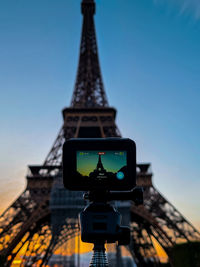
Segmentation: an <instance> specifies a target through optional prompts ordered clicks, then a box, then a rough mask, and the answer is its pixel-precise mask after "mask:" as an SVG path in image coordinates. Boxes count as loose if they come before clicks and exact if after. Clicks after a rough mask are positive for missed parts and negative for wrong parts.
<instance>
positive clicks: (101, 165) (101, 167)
mask: <svg viewBox="0 0 200 267" xmlns="http://www.w3.org/2000/svg"><path fill="white" fill-rule="evenodd" d="M96 169H97V170H98V171H105V169H104V167H103V163H102V161H101V155H99V159H98V162H97V167H96Z"/></svg>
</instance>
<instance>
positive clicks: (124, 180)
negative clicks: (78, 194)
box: [63, 138, 136, 191]
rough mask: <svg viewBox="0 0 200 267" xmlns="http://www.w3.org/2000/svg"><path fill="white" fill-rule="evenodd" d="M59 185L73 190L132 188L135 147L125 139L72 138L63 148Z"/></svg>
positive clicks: (134, 178) (118, 189)
mask: <svg viewBox="0 0 200 267" xmlns="http://www.w3.org/2000/svg"><path fill="white" fill-rule="evenodd" d="M63 183H64V186H65V188H67V189H69V190H75V191H95V190H98V191H99V190H100V191H101V190H102V191H105V190H112V191H127V190H131V189H133V188H134V186H135V185H136V145H135V143H134V141H132V140H130V139H128V138H72V139H68V140H66V142H65V143H64V145H63Z"/></svg>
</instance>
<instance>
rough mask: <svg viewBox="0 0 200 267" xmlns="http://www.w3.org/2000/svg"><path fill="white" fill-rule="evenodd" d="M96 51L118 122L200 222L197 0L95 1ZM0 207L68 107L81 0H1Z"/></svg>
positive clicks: (165, 190)
mask: <svg viewBox="0 0 200 267" xmlns="http://www.w3.org/2000/svg"><path fill="white" fill-rule="evenodd" d="M96 2H97V14H96V16H95V21H96V31H97V39H98V48H99V56H100V62H101V69H102V74H103V79H104V85H105V89H106V93H107V96H108V100H109V104H110V106H113V107H115V108H117V110H118V114H117V125H118V127H119V129H120V131H121V133H122V135H123V136H124V137H129V138H132V139H133V140H135V142H136V144H137V159H138V162H151V164H152V171H153V173H154V185H155V187H156V188H157V189H158V190H159V191H160V192H161V194H163V195H164V196H165V197H166V198H167V199H168V200H169V201H170V202H171V203H172V204H174V205H175V207H176V208H177V209H178V210H179V211H180V212H181V213H183V215H184V216H185V217H186V218H187V219H188V220H189V221H191V222H192V223H193V224H194V226H196V227H197V228H198V229H200V213H199V211H200V196H199V188H200V175H199V170H200V139H199V136H200V123H199V117H200V104H199V102H200V75H199V74H200V2H199V1H196V0H148V1H147V0H125V1H124V0H97V1H96ZM0 20H1V22H0V31H1V34H0V125H1V131H0V140H1V141H0V211H3V210H4V209H5V208H6V207H7V206H8V205H9V204H11V202H12V201H13V200H14V199H15V198H16V197H17V196H18V195H19V194H20V193H21V192H22V190H23V189H24V187H25V175H26V171H27V165H29V164H31V165H32V164H41V163H43V161H44V159H45V157H46V155H47V153H48V152H49V150H50V148H51V146H52V144H53V141H54V139H55V138H56V135H57V133H58V131H59V129H60V127H61V126H62V122H63V120H62V116H61V110H62V109H63V108H64V107H66V106H69V103H70V100H71V96H72V92H73V87H74V82H75V77H76V70H77V63H78V55H79V44H80V34H81V25H82V16H81V14H80V0H67V1H66V0H56V1H55V0H42V1H41V0H34V1H33V0H32V1H31V0H30V1H27V0H18V1H14V0H10V1H1V2H0Z"/></svg>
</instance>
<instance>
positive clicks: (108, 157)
mask: <svg viewBox="0 0 200 267" xmlns="http://www.w3.org/2000/svg"><path fill="white" fill-rule="evenodd" d="M76 171H77V175H78V176H79V178H83V179H86V180H88V179H89V180H98V181H100V180H101V181H102V182H103V181H105V180H107V179H108V180H110V181H111V180H121V181H122V180H123V179H125V177H126V176H127V152H126V151H110V150H106V151H99V150H83V151H76Z"/></svg>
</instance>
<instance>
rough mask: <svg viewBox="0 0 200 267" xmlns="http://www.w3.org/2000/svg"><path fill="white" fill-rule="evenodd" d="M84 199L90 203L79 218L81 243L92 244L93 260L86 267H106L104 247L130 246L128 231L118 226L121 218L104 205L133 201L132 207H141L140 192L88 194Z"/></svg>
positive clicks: (135, 190) (113, 209)
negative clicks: (117, 201)
mask: <svg viewBox="0 0 200 267" xmlns="http://www.w3.org/2000/svg"><path fill="white" fill-rule="evenodd" d="M84 198H85V199H88V200H90V201H93V202H92V203H90V204H89V205H88V206H87V207H86V208H85V209H84V210H83V211H82V212H81V213H80V214H79V221H80V226H81V239H82V241H83V242H87V243H93V244H94V248H93V256H92V260H91V262H90V266H89V267H108V260H107V256H106V252H105V243H115V242H118V245H128V244H129V243H130V229H129V227H125V226H121V214H120V213H119V212H118V211H117V210H116V209H115V208H114V207H113V206H112V205H111V204H109V203H108V202H107V201H111V200H118V199H120V200H127V199H128V200H130V199H131V200H133V201H134V202H135V203H136V205H140V204H142V203H143V192H142V189H141V188H135V189H134V190H133V191H131V192H123V193H117V192H115V193H114V192H89V193H87V194H85V195H84Z"/></svg>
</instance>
